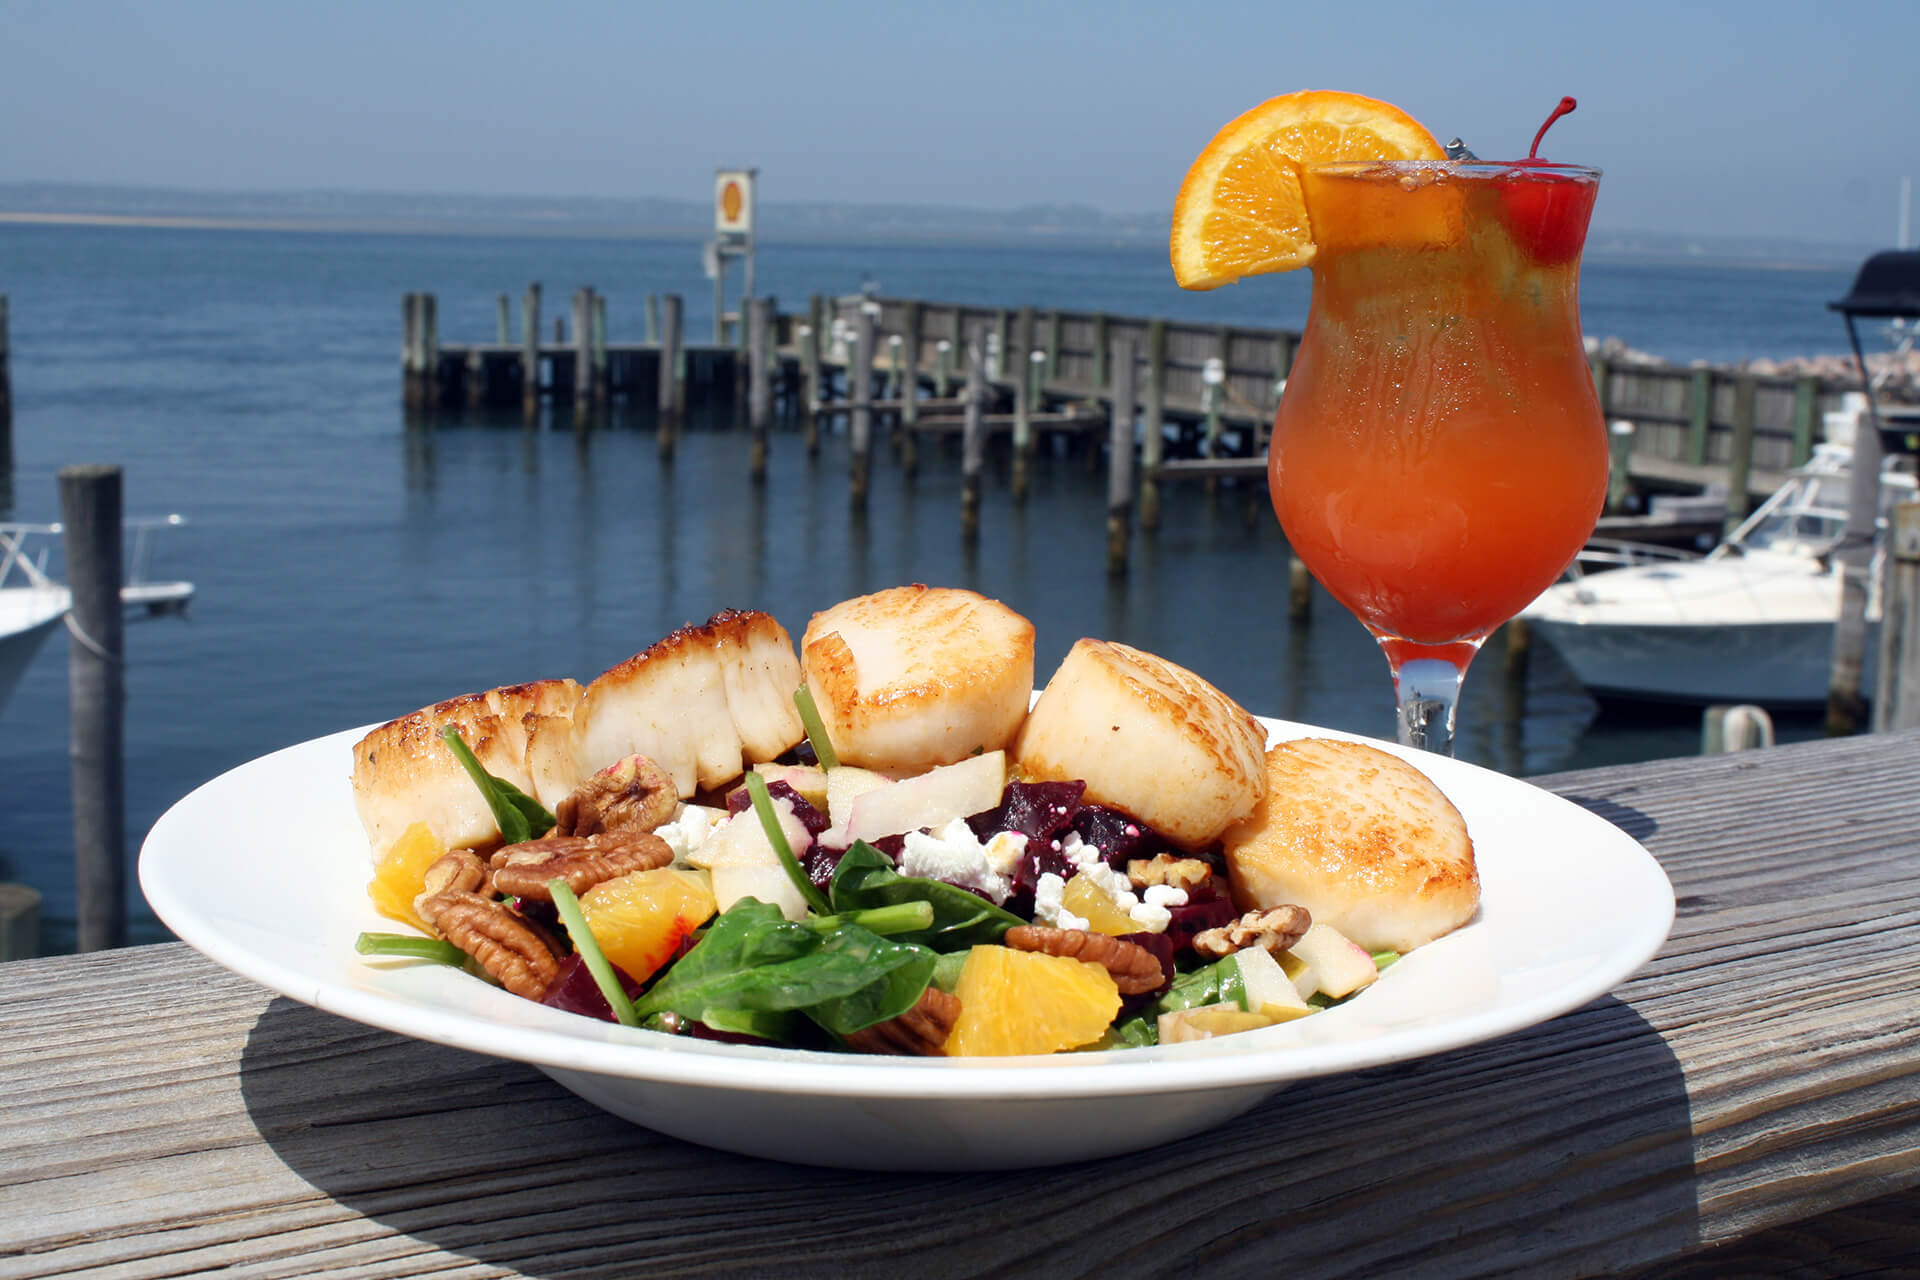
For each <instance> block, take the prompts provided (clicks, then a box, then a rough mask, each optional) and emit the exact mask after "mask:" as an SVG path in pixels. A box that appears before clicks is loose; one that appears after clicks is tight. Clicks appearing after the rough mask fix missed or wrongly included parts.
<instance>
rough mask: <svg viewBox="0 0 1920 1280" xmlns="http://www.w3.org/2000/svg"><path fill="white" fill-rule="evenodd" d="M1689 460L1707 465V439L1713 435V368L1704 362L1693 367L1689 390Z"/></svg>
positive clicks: (1702, 465)
mask: <svg viewBox="0 0 1920 1280" xmlns="http://www.w3.org/2000/svg"><path fill="white" fill-rule="evenodd" d="M1687 406H1688V421H1687V461H1688V462H1691V463H1692V464H1693V465H1694V466H1696V467H1704V466H1706V465H1707V441H1708V439H1709V438H1710V437H1711V436H1712V435H1713V370H1712V369H1711V368H1709V367H1707V366H1706V365H1704V364H1697V365H1695V366H1694V367H1693V383H1692V385H1691V386H1690V387H1689V388H1688V391H1687Z"/></svg>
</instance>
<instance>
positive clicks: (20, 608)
mask: <svg viewBox="0 0 1920 1280" xmlns="http://www.w3.org/2000/svg"><path fill="white" fill-rule="evenodd" d="M185 523H186V521H185V520H183V519H182V518H181V517H179V516H158V517H151V518H136V519H130V520H128V521H126V522H125V524H126V528H127V530H128V531H129V532H131V533H132V534H133V535H134V543H133V551H132V555H131V557H130V559H129V561H128V566H129V573H128V576H127V581H126V583H125V584H124V585H123V586H122V587H121V588H120V600H121V603H122V604H123V605H125V606H126V607H127V608H128V609H138V610H142V611H144V612H146V613H150V614H152V613H170V612H179V611H181V610H184V609H185V608H186V606H187V602H188V601H190V600H191V599H192V598H193V584H192V583H191V582H154V581H151V580H149V579H148V578H147V576H146V568H147V562H148V557H149V554H150V541H149V539H150V535H151V534H152V532H153V530H155V529H161V528H171V527H175V526H178V525H182V524H185ZM59 534H60V526H59V525H57V524H0V708H4V707H5V706H6V702H7V697H8V695H10V694H11V693H12V692H13V690H14V686H15V685H17V684H19V683H20V677H21V676H22V675H23V674H24V673H25V672H26V669H27V664H29V663H30V662H32V661H33V656H34V654H36V653H38V652H39V651H40V646H41V644H42V643H44V642H45V641H46V638H47V636H48V635H49V634H50V633H52V631H53V630H54V628H55V627H58V626H59V625H60V623H61V620H62V619H64V618H65V617H66V616H67V610H68V609H69V608H70V607H71V606H72V603H73V599H72V596H71V594H70V593H69V592H68V591H67V588H66V587H65V586H63V585H62V584H61V583H59V582H57V581H55V580H54V579H53V577H52V576H51V575H49V574H48V572H47V553H48V551H49V550H50V549H51V547H52V545H53V541H54V539H56V538H57V537H58V536H59Z"/></svg>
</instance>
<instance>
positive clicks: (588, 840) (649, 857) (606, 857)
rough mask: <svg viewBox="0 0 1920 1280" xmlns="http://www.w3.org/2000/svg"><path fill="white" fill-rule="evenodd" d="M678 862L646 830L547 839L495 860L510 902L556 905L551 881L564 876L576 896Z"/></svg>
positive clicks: (500, 889)
mask: <svg viewBox="0 0 1920 1280" xmlns="http://www.w3.org/2000/svg"><path fill="white" fill-rule="evenodd" d="M672 861H673V849H672V847H671V846H670V845H668V844H667V842H666V841H665V840H662V839H661V838H660V837H659V836H656V835H653V834H652V833H650V832H645V831H604V832H601V833H600V834H599V835H594V836H546V837H544V838H542V839H539V840H526V841H523V842H521V843H520V844H510V845H508V846H507V847H506V848H504V849H496V850H494V853H493V858H492V859H491V865H492V867H493V891H494V892H495V893H498V894H501V895H503V896H505V897H512V898H531V899H534V900H535V901H539V902H551V901H553V894H552V893H551V892H550V891H549V890H548V889H547V881H549V880H552V879H554V878H556V877H558V878H559V879H561V880H565V881H566V882H567V887H568V888H569V889H572V890H573V891H574V892H575V893H585V892H586V891H587V890H589V889H591V888H593V886H595V885H597V884H600V883H601V882H603V881H607V880H612V879H615V878H616V877H619V876H624V875H629V874H631V873H633V872H635V871H651V870H653V869H654V868H655V867H664V866H666V865H667V864H668V863H669V862H672Z"/></svg>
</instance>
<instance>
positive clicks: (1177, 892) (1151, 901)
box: [1140, 884, 1187, 907]
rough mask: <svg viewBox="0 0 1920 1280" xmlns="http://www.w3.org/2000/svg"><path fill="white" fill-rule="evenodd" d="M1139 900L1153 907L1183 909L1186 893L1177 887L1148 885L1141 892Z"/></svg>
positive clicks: (1185, 902)
mask: <svg viewBox="0 0 1920 1280" xmlns="http://www.w3.org/2000/svg"><path fill="white" fill-rule="evenodd" d="M1140 900H1141V901H1142V902H1145V903H1146V904H1148V905H1149V906H1154V907H1184V906H1186V905H1187V891H1186V890H1185V889H1182V888H1181V887H1180V886H1178V885H1172V884H1150V885H1148V886H1147V887H1146V888H1145V889H1143V890H1141V892H1140Z"/></svg>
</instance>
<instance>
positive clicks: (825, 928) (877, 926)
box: [806, 901, 933, 934]
mask: <svg viewBox="0 0 1920 1280" xmlns="http://www.w3.org/2000/svg"><path fill="white" fill-rule="evenodd" d="M806 923H807V927H808V928H809V929H812V930H813V931H814V932H815V933H827V932H830V931H831V930H832V929H834V928H835V927H836V926H838V925H841V924H857V925H859V926H860V927H861V928H862V929H865V930H867V931H868V932H869V933H879V934H889V933H912V932H914V931H915V930H917V929H931V928H932V927H933V904H932V903H931V902H924V901H921V902H896V903H893V904H892V905H891V906H885V907H868V908H867V909H865V910H864V911H849V912H847V913H846V914H845V915H837V916H815V917H814V918H813V919H811V920H809V921H807V922H806Z"/></svg>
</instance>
